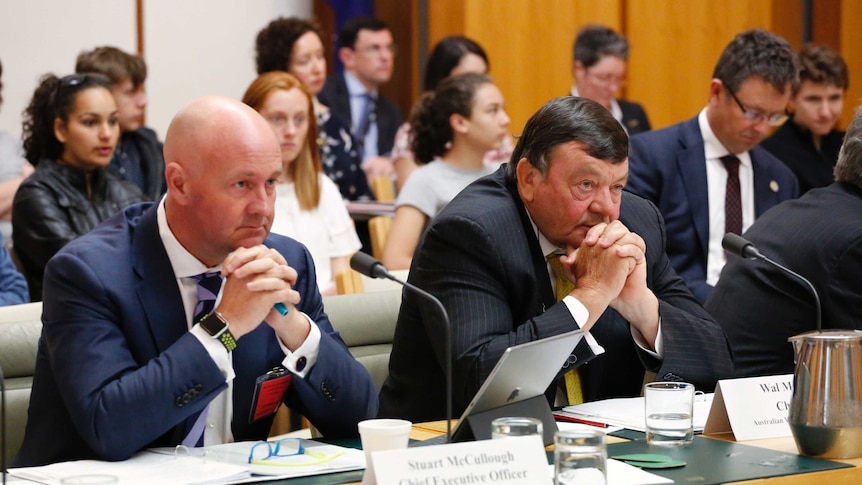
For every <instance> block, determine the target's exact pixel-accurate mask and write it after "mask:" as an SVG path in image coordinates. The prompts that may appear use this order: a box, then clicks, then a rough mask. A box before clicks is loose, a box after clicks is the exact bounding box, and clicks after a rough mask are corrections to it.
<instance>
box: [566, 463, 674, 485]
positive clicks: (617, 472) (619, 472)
mask: <svg viewBox="0 0 862 485" xmlns="http://www.w3.org/2000/svg"><path fill="white" fill-rule="evenodd" d="M550 472H551V478H554V465H550ZM608 483H613V484H614V485H651V484H658V483H673V480H671V479H670V478H665V477H660V476H658V475H656V474H655V473H650V472H648V471H646V470H641V469H640V468H638V467H636V466H632V465H629V464H628V463H625V462H622V461H617V460H613V459H611V458H608Z"/></svg>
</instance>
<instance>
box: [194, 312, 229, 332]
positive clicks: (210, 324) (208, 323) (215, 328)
mask: <svg viewBox="0 0 862 485" xmlns="http://www.w3.org/2000/svg"><path fill="white" fill-rule="evenodd" d="M200 325H201V327H202V328H203V329H204V330H206V331H207V333H208V334H210V335H213V336H215V335H218V334H219V333H220V332H221V331H222V330H224V328H225V327H227V324H226V323H225V322H224V320H222V319H221V318H219V317H218V315H216V314H215V312H213V313H210V314H209V315H207V316H205V317H203V318H202V319H201V321H200Z"/></svg>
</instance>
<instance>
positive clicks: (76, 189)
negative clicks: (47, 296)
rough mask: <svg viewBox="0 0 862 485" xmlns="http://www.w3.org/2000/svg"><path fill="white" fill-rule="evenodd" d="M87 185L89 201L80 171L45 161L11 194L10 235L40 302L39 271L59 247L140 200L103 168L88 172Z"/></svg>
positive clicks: (129, 186) (137, 191)
mask: <svg viewBox="0 0 862 485" xmlns="http://www.w3.org/2000/svg"><path fill="white" fill-rule="evenodd" d="M91 186H92V200H90V199H88V197H87V172H86V171H85V170H82V169H80V168H75V167H70V166H68V165H60V164H58V163H57V162H56V161H54V160H47V159H46V160H40V161H39V164H38V165H37V166H36V171H35V172H33V174H32V175H30V176H29V177H27V179H26V180H24V182H22V183H21V186H20V187H19V188H18V191H17V192H16V193H15V199H14V201H13V203H12V233H13V234H12V239H13V240H14V247H15V252H16V253H17V254H18V258H19V259H20V261H21V265H22V266H23V268H24V276H26V277H27V283H28V284H29V286H30V298H31V300H32V301H41V300H42V273H43V272H44V271H45V265H46V264H47V263H48V260H49V259H51V257H52V256H54V254H55V253H57V251H59V250H60V248H62V247H63V246H65V245H66V244H68V243H69V242H70V241H72V240H73V239H75V238H77V237H78V236H81V235H83V234H85V233H87V232H89V231H90V230H92V229H93V228H94V227H96V226H97V225H99V223H101V222H102V221H104V220H105V219H107V218H108V217H110V216H112V215H114V214H115V213H117V212H119V211H120V209H122V208H123V207H126V206H127V205H130V204H134V203H137V202H142V201H143V200H144V196H143V194H141V191H140V189H138V187H136V186H135V185H133V184H131V183H129V182H126V181H124V180H120V179H119V178H117V177H116V176H115V175H113V174H111V173H109V172H108V171H107V170H105V169H103V168H97V169H94V170H93V171H92V178H91Z"/></svg>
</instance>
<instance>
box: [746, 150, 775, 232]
mask: <svg viewBox="0 0 862 485" xmlns="http://www.w3.org/2000/svg"><path fill="white" fill-rule="evenodd" d="M748 154H749V156H750V157H751V168H752V173H753V175H754V214H755V216H756V217H760V215H761V214H763V213H764V212H766V210H767V209H769V208H771V207H772V206H774V205H775V204H777V203H778V197H777V194H778V182H777V181H776V180H775V179H773V178H772V175H771V174H770V173H769V171H768V170H766V168H765V167H764V166H763V163H758V150H757V147H754V148H753V149H752V150H751V151H749V152H748ZM773 187H775V188H774V189H773Z"/></svg>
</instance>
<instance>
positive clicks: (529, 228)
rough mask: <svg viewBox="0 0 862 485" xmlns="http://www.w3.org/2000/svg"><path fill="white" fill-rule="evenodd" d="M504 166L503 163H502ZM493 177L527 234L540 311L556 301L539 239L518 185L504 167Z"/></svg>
mask: <svg viewBox="0 0 862 485" xmlns="http://www.w3.org/2000/svg"><path fill="white" fill-rule="evenodd" d="M503 167H505V164H504V165H503ZM495 177H500V178H501V179H502V183H503V185H504V186H505V187H506V190H507V191H508V192H509V197H511V198H512V200H513V201H514V203H515V207H517V209H518V215H519V216H520V217H521V225H522V226H523V227H524V234H526V235H527V244H528V245H529V247H530V261H531V262H532V264H533V276H534V281H536V284H537V285H538V291H539V302H538V303H539V305H540V306H541V307H540V308H539V311H538V312H537V314H538V313H542V312H544V311H545V310H547V309H548V308H550V307H551V306H552V305H554V304H555V303H556V302H557V299H556V297H555V296H554V290H553V288H551V280H550V277H549V276H548V262H547V261H546V260H545V255H544V254H542V248H541V247H540V246H539V239H538V238H537V237H535V234H536V231H535V230H534V229H533V223H532V222H531V221H530V216H529V215H528V214H527V208H526V207H524V203H523V201H521V196H520V195H519V194H518V186H517V184H516V183H514V182H508V181H507V180H506V179H505V176H504V169H503V168H502V167H501V168H500V169H498V170H497V174H496V175H495Z"/></svg>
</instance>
